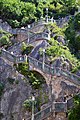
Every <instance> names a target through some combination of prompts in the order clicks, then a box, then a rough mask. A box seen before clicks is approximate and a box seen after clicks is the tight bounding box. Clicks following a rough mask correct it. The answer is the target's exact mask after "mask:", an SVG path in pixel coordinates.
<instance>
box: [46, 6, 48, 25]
mask: <svg viewBox="0 0 80 120" xmlns="http://www.w3.org/2000/svg"><path fill="white" fill-rule="evenodd" d="M46 22H47V23H48V8H46Z"/></svg>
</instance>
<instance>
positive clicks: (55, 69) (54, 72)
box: [2, 49, 80, 86]
mask: <svg viewBox="0 0 80 120" xmlns="http://www.w3.org/2000/svg"><path fill="white" fill-rule="evenodd" d="M4 53H7V54H6V55H5V54H4ZM8 55H9V56H8ZM2 56H3V57H6V58H7V59H8V58H9V60H10V59H11V61H12V62H16V63H19V62H25V61H26V59H28V60H29V64H31V65H33V66H35V67H36V68H38V69H40V70H42V71H43V72H45V73H47V74H51V75H59V74H60V75H62V76H65V77H68V78H69V79H68V81H71V82H73V83H75V84H76V85H78V86H80V81H79V80H80V77H79V76H78V75H75V74H73V73H70V72H69V71H67V70H64V69H62V68H59V67H51V66H50V65H47V64H45V63H44V69H43V64H42V62H41V61H39V60H37V59H35V58H33V57H31V56H22V55H20V56H16V55H14V54H11V53H10V52H9V51H6V50H5V49H2ZM10 56H11V57H10ZM26 57H27V58H26Z"/></svg>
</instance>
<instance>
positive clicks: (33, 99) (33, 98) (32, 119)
mask: <svg viewBox="0 0 80 120" xmlns="http://www.w3.org/2000/svg"><path fill="white" fill-rule="evenodd" d="M34 101H35V97H34V96H32V117H31V120H34Z"/></svg>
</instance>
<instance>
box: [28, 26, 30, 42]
mask: <svg viewBox="0 0 80 120" xmlns="http://www.w3.org/2000/svg"><path fill="white" fill-rule="evenodd" d="M29 29H30V25H28V43H29Z"/></svg>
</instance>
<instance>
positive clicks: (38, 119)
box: [26, 98, 74, 120]
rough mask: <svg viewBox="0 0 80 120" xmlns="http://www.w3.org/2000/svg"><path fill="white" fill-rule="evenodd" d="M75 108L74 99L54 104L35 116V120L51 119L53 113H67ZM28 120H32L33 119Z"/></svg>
mask: <svg viewBox="0 0 80 120" xmlns="http://www.w3.org/2000/svg"><path fill="white" fill-rule="evenodd" d="M73 107H74V102H73V98H70V99H68V100H67V101H66V102H63V101H62V102H52V104H50V105H48V107H46V108H45V109H43V110H41V111H39V112H37V113H36V114H34V120H43V119H45V118H47V117H49V116H50V115H51V113H52V112H57V113H58V112H67V111H68V109H70V108H73ZM26 120H31V117H30V118H27V119H26Z"/></svg>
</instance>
